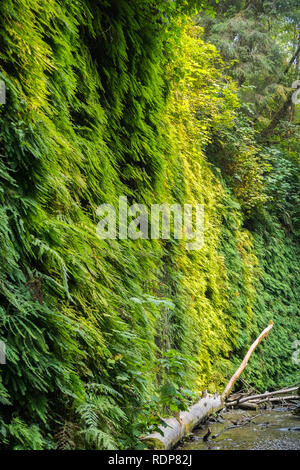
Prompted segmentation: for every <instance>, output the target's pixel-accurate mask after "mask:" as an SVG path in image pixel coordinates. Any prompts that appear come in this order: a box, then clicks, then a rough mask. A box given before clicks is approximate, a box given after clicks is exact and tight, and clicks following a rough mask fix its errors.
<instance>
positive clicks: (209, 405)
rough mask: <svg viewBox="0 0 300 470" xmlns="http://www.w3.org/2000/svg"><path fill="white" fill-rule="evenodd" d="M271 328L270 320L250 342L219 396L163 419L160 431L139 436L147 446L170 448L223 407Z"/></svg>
mask: <svg viewBox="0 0 300 470" xmlns="http://www.w3.org/2000/svg"><path fill="white" fill-rule="evenodd" d="M271 328H273V322H272V321H271V322H270V323H269V325H268V326H267V328H265V329H264V331H263V332H262V333H261V334H260V335H259V337H258V338H257V339H256V341H255V342H254V343H253V344H252V346H251V347H250V349H249V350H248V352H247V354H246V356H245V357H244V360H243V362H242V363H241V365H240V367H239V368H238V370H237V371H236V372H235V374H234V375H233V376H232V377H231V379H230V381H229V382H228V384H227V386H226V388H225V390H224V392H223V394H222V395H221V396H219V395H217V396H212V395H207V396H206V397H205V398H201V399H200V400H199V401H198V403H196V404H195V405H193V406H191V407H190V408H189V409H188V410H187V411H181V412H180V414H179V418H175V417H171V418H167V419H165V420H164V423H165V426H162V425H161V426H159V429H160V431H161V433H159V432H154V433H152V434H150V435H148V436H145V437H142V438H141V440H142V441H143V442H144V443H145V444H146V445H147V447H148V448H150V449H163V450H168V449H171V448H172V447H174V446H175V445H176V444H177V443H178V442H179V441H180V440H181V439H182V438H183V437H184V436H185V435H186V434H187V433H189V432H191V431H192V430H193V429H194V428H195V427H196V426H197V425H198V424H199V423H201V421H202V420H203V419H204V418H206V417H208V416H209V415H210V414H211V413H213V412H216V411H219V410H221V409H222V408H223V407H224V400H225V399H226V398H227V397H228V395H229V393H230V392H231V390H232V387H233V385H234V384H235V382H236V380H237V379H238V378H239V376H240V375H241V373H242V372H243V370H244V369H245V367H246V365H247V364H248V361H249V359H250V357H251V355H252V353H253V352H254V350H255V349H256V347H257V346H258V345H259V343H260V342H261V341H262V339H263V338H266V337H267V336H268V334H269V332H270V330H271Z"/></svg>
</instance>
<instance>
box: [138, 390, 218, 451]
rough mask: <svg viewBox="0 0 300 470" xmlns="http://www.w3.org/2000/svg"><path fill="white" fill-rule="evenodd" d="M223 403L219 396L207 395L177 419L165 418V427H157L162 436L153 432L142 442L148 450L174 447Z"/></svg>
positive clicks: (181, 413)
mask: <svg viewBox="0 0 300 470" xmlns="http://www.w3.org/2000/svg"><path fill="white" fill-rule="evenodd" d="M223 406H224V405H223V401H222V399H221V397H220V396H219V395H217V396H215V395H207V397H205V398H201V399H200V400H199V401H198V403H196V404H195V405H193V406H191V407H190V408H189V410H187V411H181V412H180V414H179V418H178V419H177V418H174V417H172V418H167V419H166V420H164V422H165V425H166V426H159V428H160V430H161V431H162V433H163V434H160V433H159V432H154V433H152V434H150V435H148V436H146V437H144V438H142V441H143V442H144V443H145V444H146V445H147V447H148V448H149V449H162V450H168V449H171V448H172V447H174V446H175V445H176V444H177V443H178V442H179V441H180V439H182V438H183V437H184V436H185V435H186V434H187V433H189V432H191V431H192V430H193V429H194V428H195V427H196V426H197V425H198V424H199V423H200V422H201V421H202V420H203V419H204V418H206V417H207V416H209V415H210V414H211V413H213V412H215V411H219V410H220V409H222V408H223Z"/></svg>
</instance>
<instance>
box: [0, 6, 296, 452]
mask: <svg viewBox="0 0 300 470" xmlns="http://www.w3.org/2000/svg"><path fill="white" fill-rule="evenodd" d="M299 32H300V29H299V11H298V10H297V2H293V1H292V0H290V1H288V2H286V1H282V2H280V1H273V2H265V1H264V2H262V1H253V2H243V1H234V2H233V1H227V0H224V1H221V2H214V1H208V2H197V1H195V2H192V1H183V0H177V1H166V0H156V1H152V0H106V1H104V0H97V1H94V0H26V1H25V0H3V1H2V2H1V3H0V80H1V81H2V83H3V84H5V88H6V99H5V102H3V103H2V104H0V340H1V342H2V343H3V344H4V345H5V355H6V360H5V364H1V365H0V448H1V449H45V450H47V449H128V448H129V449H132V448H134V449H142V448H144V444H143V443H142V442H141V441H140V439H139V438H140V436H141V435H143V434H145V433H147V432H150V431H152V430H154V429H156V428H157V426H158V424H159V423H160V420H161V417H163V416H169V415H172V414H176V413H177V412H178V411H180V410H182V409H186V407H187V406H188V405H189V404H190V403H193V401H194V400H196V399H197V396H198V394H199V391H201V390H204V389H207V390H209V391H210V392H213V393H214V392H216V391H221V390H222V389H223V388H224V384H226V383H227V381H228V379H229V378H230V376H231V375H232V373H233V372H234V371H235V369H236V368H237V366H238V365H239V363H240V362H241V359H242V358H243V356H244V354H245V352H246V351H247V349H248V347H249V345H250V344H251V343H252V342H253V341H254V339H255V338H256V337H257V336H258V334H259V333H260V332H261V330H262V329H263V328H265V326H266V325H267V324H268V322H269V321H270V320H273V321H274V328H273V330H272V332H271V334H270V337H269V338H268V341H267V342H265V343H263V344H262V345H261V346H260V347H259V348H258V350H257V352H256V353H255V355H254V356H253V359H251V361H250V363H249V365H248V367H247V369H246V370H245V372H244V373H243V380H245V381H246V382H247V383H248V384H250V385H253V386H255V388H256V389H258V390H262V391H264V390H267V389H272V388H275V387H278V386H281V385H282V386H285V385H289V384H294V383H295V382H296V381H297V361H293V360H292V355H293V352H294V349H293V346H292V345H293V342H295V341H296V340H300V325H299V300H300V299H299V282H298V279H299V275H300V272H299V271H300V265H299V220H300V215H299V209H300V204H299V159H298V158H299V157H298V154H299V134H298V132H299V130H298V127H297V125H298V124H299V117H298V118H297V116H299V109H298V105H297V104H293V102H292V101H291V92H292V91H293V89H292V83H293V81H295V80H296V79H297V78H299V56H296V57H294V60H293V56H294V54H295V51H296V50H297V47H298V46H299V38H300V36H299ZM270 44H272V47H269V45H270ZM294 91H295V90H294ZM297 119H298V121H297ZM120 196H126V197H127V199H128V204H129V205H130V204H134V203H139V204H144V205H145V206H146V207H148V208H150V206H151V204H171V205H172V204H179V205H181V206H183V205H184V204H193V205H196V204H203V205H204V227H205V228H204V245H203V247H202V248H201V249H199V250H187V249H186V245H185V243H184V240H182V239H176V238H175V237H171V238H170V239H150V238H149V239H143V238H139V239H137V240H133V239H119V238H117V239H111V240H109V239H107V240H102V239H100V238H99V237H98V236H97V233H96V226H97V224H98V222H99V218H98V217H97V207H98V206H99V205H100V204H104V203H107V204H112V205H114V206H115V207H117V206H118V204H119V197H120ZM172 230H173V229H172Z"/></svg>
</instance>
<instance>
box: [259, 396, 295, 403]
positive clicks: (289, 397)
mask: <svg viewBox="0 0 300 470" xmlns="http://www.w3.org/2000/svg"><path fill="white" fill-rule="evenodd" d="M291 400H299V398H298V397H297V395H288V396H287V397H271V398H264V399H263V400H259V401H257V402H255V403H257V404H260V403H268V402H271V403H274V402H275V403H276V402H277V403H281V402H283V401H291Z"/></svg>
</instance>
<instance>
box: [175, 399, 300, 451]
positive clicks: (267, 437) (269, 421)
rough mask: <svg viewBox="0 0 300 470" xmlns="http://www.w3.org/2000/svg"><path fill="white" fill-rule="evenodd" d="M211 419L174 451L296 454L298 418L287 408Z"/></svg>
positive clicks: (235, 412)
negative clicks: (275, 451) (204, 438)
mask: <svg viewBox="0 0 300 470" xmlns="http://www.w3.org/2000/svg"><path fill="white" fill-rule="evenodd" d="M253 418H254V419H253ZM215 419H216V420H217V421H215V422H213V421H212V420H211V421H209V422H208V423H207V424H204V425H202V426H201V427H200V428H199V429H197V430H195V431H194V432H193V434H192V436H191V437H190V438H188V440H186V442H184V443H183V444H182V445H180V446H179V447H178V450H205V449H207V450H290V449H291V450H300V416H296V415H293V414H292V413H291V411H289V410H287V408H273V409H271V410H259V411H245V410H230V411H226V412H222V413H221V414H219V415H218V416H217V417H216V418H215ZM251 419H252V420H251ZM250 420H251V421H250ZM241 424H242V425H241ZM228 427H229V429H226V428H228ZM208 428H210V430H211V434H210V436H209V437H208V439H207V441H205V440H203V437H204V436H205V435H206V434H207V432H208Z"/></svg>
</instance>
